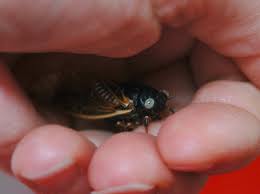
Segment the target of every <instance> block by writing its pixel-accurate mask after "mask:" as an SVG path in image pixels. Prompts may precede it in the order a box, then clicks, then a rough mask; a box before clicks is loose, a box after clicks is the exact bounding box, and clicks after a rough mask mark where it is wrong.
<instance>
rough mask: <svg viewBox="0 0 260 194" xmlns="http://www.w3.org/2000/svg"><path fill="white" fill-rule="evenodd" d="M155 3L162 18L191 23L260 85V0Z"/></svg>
mask: <svg viewBox="0 0 260 194" xmlns="http://www.w3.org/2000/svg"><path fill="white" fill-rule="evenodd" d="M155 4H156V7H157V9H156V10H157V14H158V16H159V17H160V18H161V21H162V22H165V23H168V24H170V25H174V26H187V28H188V29H189V30H190V31H191V33H192V34H193V35H194V36H196V37H197V38H199V39H200V40H201V41H203V42H204V43H206V44H208V45H209V46H210V47H212V48H213V49H215V50H217V51H218V52H220V53H222V54H223V55H225V56H228V57H232V58H233V60H234V61H235V62H237V63H238V64H239V66H240V67H241V70H242V71H243V72H244V73H245V74H246V75H247V76H248V78H249V79H250V80H252V81H253V82H254V83H255V84H256V85H257V86H260V78H259V76H258V75H259V73H260V72H259V71H260V68H259V55H260V53H259V50H260V49H259V45H260V44H259V42H260V38H259V37H260V35H259V33H260V30H259V28H260V25H259V17H260V16H259V14H258V13H259V9H260V6H259V5H260V4H259V2H257V1H254V0H250V1H236V0H229V1H226V0H220V1H214V0H202V1H199V2H198V1H196V0H188V1H185V2H184V1H172V0H156V1H155Z"/></svg>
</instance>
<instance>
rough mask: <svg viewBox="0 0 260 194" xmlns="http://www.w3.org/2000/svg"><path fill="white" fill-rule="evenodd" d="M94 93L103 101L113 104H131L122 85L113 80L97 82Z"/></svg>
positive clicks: (124, 105)
mask: <svg viewBox="0 0 260 194" xmlns="http://www.w3.org/2000/svg"><path fill="white" fill-rule="evenodd" d="M92 95H94V96H95V97H97V98H99V99H100V100H102V101H103V102H105V103H110V104H113V105H114V106H122V107H124V108H126V107H128V106H129V105H130V104H131V100H130V99H129V98H127V97H126V96H125V95H124V93H123V91H122V89H121V88H120V86H119V85H117V84H116V83H115V82H112V81H106V82H105V81H98V82H96V83H95V87H94V88H93V92H92Z"/></svg>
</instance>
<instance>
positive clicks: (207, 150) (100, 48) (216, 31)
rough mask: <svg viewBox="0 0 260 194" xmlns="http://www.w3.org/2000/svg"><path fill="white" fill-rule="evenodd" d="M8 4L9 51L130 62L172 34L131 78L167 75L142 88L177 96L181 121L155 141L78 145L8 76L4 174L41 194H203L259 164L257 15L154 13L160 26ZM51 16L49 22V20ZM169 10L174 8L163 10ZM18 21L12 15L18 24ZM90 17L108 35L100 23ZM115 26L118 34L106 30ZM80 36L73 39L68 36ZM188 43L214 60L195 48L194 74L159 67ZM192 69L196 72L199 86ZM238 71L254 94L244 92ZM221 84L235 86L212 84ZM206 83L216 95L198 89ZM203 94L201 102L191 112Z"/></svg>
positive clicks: (216, 8) (136, 12) (215, 10)
mask: <svg viewBox="0 0 260 194" xmlns="http://www.w3.org/2000/svg"><path fill="white" fill-rule="evenodd" d="M9 2H10V3H7V4H8V6H7V8H8V9H6V10H8V13H9V14H4V13H6V12H3V13H2V14H3V15H4V16H5V17H3V19H5V18H7V19H8V18H9V20H6V21H8V22H5V23H6V24H10V25H8V26H7V27H6V29H8V30H9V31H8V30H6V32H7V31H8V32H10V31H11V32H12V33H9V34H8V36H7V34H3V36H2V38H3V40H1V41H2V42H3V44H2V47H0V48H1V50H2V51H46V50H51V51H73V52H86V53H95V54H99V55H105V56H127V55H130V54H133V53H137V52H139V51H140V50H142V49H144V48H146V47H148V46H149V45H151V44H152V43H154V42H156V41H157V39H158V35H159V27H160V25H159V24H160V23H166V24H170V25H172V26H175V28H176V29H172V30H169V31H167V32H166V34H165V38H164V40H162V41H161V42H159V43H158V44H157V45H155V46H154V47H153V48H152V49H150V50H148V51H146V52H144V53H142V54H140V55H139V56H136V57H134V58H131V61H134V62H135V64H138V65H136V66H137V67H138V68H133V66H134V65H133V66H132V70H133V71H132V72H133V73H134V71H135V70H136V69H137V70H138V71H141V68H139V67H140V64H144V62H145V63H146V64H148V65H147V66H149V65H150V64H151V66H153V67H154V66H156V69H157V68H159V67H161V71H160V72H159V73H158V72H156V73H153V74H150V75H147V76H146V77H145V78H144V81H145V82H148V83H152V84H154V85H155V86H157V87H160V88H165V89H168V90H169V91H170V92H172V93H174V94H176V99H175V101H174V103H175V106H177V107H179V109H180V110H179V111H178V112H177V113H176V114H174V115H172V116H170V117H169V118H168V119H167V120H166V121H164V122H161V123H156V124H153V125H151V129H150V131H151V133H154V134H157V133H158V131H159V135H158V137H156V138H153V137H152V136H149V135H146V134H140V133H122V134H118V135H113V136H112V137H110V134H108V133H100V132H97V131H90V132H85V133H84V134H83V136H82V135H80V134H78V133H77V132H74V131H71V130H69V129H67V128H63V127H60V126H56V125H55V126H54V125H44V124H45V121H43V119H42V118H40V116H39V115H37V113H36V112H35V111H34V109H33V108H32V106H31V105H30V103H29V102H28V100H27V99H25V97H24V96H23V95H22V94H21V93H20V92H19V89H18V88H17V87H16V84H15V83H14V81H13V80H12V78H10V75H9V74H8V72H7V71H6V69H5V68H4V66H1V71H0V72H1V76H0V77H1V81H0V87H1V89H2V97H1V100H0V102H1V109H0V111H2V113H1V115H3V116H2V117H1V120H0V126H1V141H0V142H1V143H0V145H1V164H2V166H5V169H10V168H9V165H10V161H11V164H12V165H11V166H12V172H13V173H14V174H15V175H16V176H17V177H18V178H20V179H21V180H22V181H23V182H24V183H25V184H27V185H28V186H29V187H31V188H32V189H34V190H35V191H36V192H38V193H88V192H89V191H90V190H92V189H94V190H98V191H102V192H103V193H142V192H143V193H153V192H156V191H155V190H156V189H158V191H159V193H167V192H169V191H171V190H173V192H175V193H178V194H179V193H183V194H186V193H197V192H198V191H199V189H200V187H201V186H202V185H203V181H204V180H205V175H206V174H208V173H216V172H223V171H228V170H233V169H236V168H237V167H240V166H241V165H243V164H244V163H247V162H248V161H250V160H251V159H253V158H255V157H256V156H257V155H258V154H259V153H258V152H259V136H260V134H259V133H260V131H259V120H258V118H259V114H260V113H259V111H258V109H259V108H258V96H259V90H258V89H257V88H256V87H255V86H259V84H260V81H259V78H258V76H257V75H258V74H259V72H258V69H259V68H257V59H258V58H257V55H258V48H257V46H258V31H257V27H258V23H257V21H258V14H257V13H258V9H259V6H257V4H258V3H256V2H253V3H251V4H250V2H239V1H224V0H223V1H218V2H214V1H206V0H205V1H200V2H198V1H187V2H186V3H187V4H185V3H184V4H183V3H182V2H171V1H168V2H166V1H158V2H155V3H154V6H155V8H154V12H153V13H157V14H158V15H159V16H157V17H155V16H154V15H153V14H152V9H149V5H150V2H149V1H145V2H144V1H142V2H141V3H140V2H139V1H131V2H130V1H120V2H110V4H109V6H110V8H111V9H108V7H104V4H105V2H98V3H97V2H94V1H93V2H85V1H82V2H77V3H75V2H73V6H71V5H70V6H69V3H70V2H66V3H68V4H67V6H69V7H66V6H61V8H60V7H59V6H60V5H61V4H55V5H53V4H51V3H53V2H46V1H45V2H42V4H41V5H40V4H38V5H31V4H30V6H26V3H30V2H29V1H28V2H23V6H24V7H25V8H24V9H23V11H24V10H26V9H27V10H28V9H29V10H28V11H27V12H26V14H24V13H22V9H20V8H21V7H22V6H20V4H19V3H17V4H15V3H14V1H9ZM56 3H57V2H56ZM113 3H114V4H113ZM173 3H174V4H173ZM43 4H44V5H45V6H46V7H47V8H48V10H47V9H42V8H43V7H44V6H43ZM84 4H88V5H84ZM130 4H131V5H132V6H131V5H130ZM140 4H142V5H140ZM164 4H166V5H167V7H165V8H163V5H164ZM17 5H18V6H17ZM47 5H48V6H47ZM49 5H52V6H49ZM111 5H120V6H111ZM13 6H15V7H13ZM16 6H17V7H16ZM121 6H122V7H121ZM50 7H52V8H53V9H50ZM79 7H80V8H82V7H91V8H92V9H90V11H86V10H85V9H84V10H82V9H80V10H79ZM14 8H17V9H14ZM18 8H19V9H18ZM37 8H38V9H37ZM39 8H41V10H39ZM59 8H60V9H59ZM145 8H147V9H145ZM166 8H167V9H166ZM10 10H16V11H13V12H11V14H10ZM19 10H20V11H19ZM30 10H31V11H30ZM46 10H47V11H49V12H47V11H46ZM81 10H82V12H81ZM126 10H127V11H126ZM144 10H146V11H147V12H146V11H144ZM128 11H129V12H128ZM50 12H51V13H52V14H51V13H50ZM12 13H13V14H14V15H12ZM42 13H43V14H42ZM46 13H50V14H46ZM54 13H56V14H57V15H56V14H54ZM67 13H69V14H68V16H67ZM99 13H100V14H99ZM141 13H142V14H141ZM19 14H20V15H19ZM30 14H32V15H30ZM53 14H54V15H53ZM84 14H89V15H84ZM17 15H19V16H21V17H15V18H16V19H17V18H18V23H17V20H15V21H14V20H12V19H13V18H14V17H12V16H17ZM43 15H44V16H43ZM46 15H47V16H49V18H48V17H47V18H46V17H45V16H46ZM31 16H33V17H31ZM40 16H42V17H40ZM61 16H62V17H61ZM63 16H64V17H63ZM65 16H66V17H68V18H66V17H65ZM87 16H92V17H87ZM93 16H96V17H94V18H98V19H99V20H98V21H101V23H97V21H96V20H93ZM118 16H120V17H118ZM124 16H125V17H124ZM29 18H33V19H30V20H29ZM60 18H62V20H61V22H58V24H57V21H59V19H60ZM82 18H84V19H86V20H84V19H82ZM89 18H91V19H89ZM12 21H13V22H12ZM42 21H45V22H42ZM52 21H56V22H52ZM71 21H73V22H71ZM76 21H77V22H76ZM34 22H35V23H34ZM94 22H95V23H94ZM102 22H103V23H102ZM54 23H55V25H54ZM93 23H94V24H95V25H94V24H93ZM107 23H109V24H110V23H111V24H114V25H109V26H105V24H107ZM11 24H15V25H11ZM17 24H20V25H17ZM36 24H37V25H38V26H37V25H36ZM72 24H73V25H75V26H73V35H72V34H71V31H70V30H69V29H70V27H72ZM83 24H84V25H83ZM39 25H40V26H39ZM10 26H11V27H13V28H8V27H10ZM21 26H22V27H21ZM35 26H37V28H36V27H35ZM79 26H80V27H79ZM84 26H86V28H87V29H83V28H82V27H84ZM90 26H91V29H90ZM93 26H94V27H93ZM184 27H185V29H182V30H179V29H178V28H184ZM17 28H19V30H17ZM177 29H178V30H177ZM50 30H51V32H50ZM183 31H186V32H187V33H188V34H191V35H192V36H194V37H196V38H198V39H199V40H200V41H202V42H203V43H205V44H207V45H209V46H210V48H208V47H206V46H204V45H202V43H195V45H196V46H194V47H193V49H192V51H191V61H190V62H191V64H186V63H183V64H179V65H175V66H169V67H167V68H166V67H162V66H163V65H165V64H168V63H169V62H170V61H172V60H174V59H176V58H177V57H179V56H181V55H183V53H185V52H186V51H187V50H189V49H190V46H191V41H192V40H191V38H190V37H189V35H187V34H186V33H184V32H183ZM18 32H19V33H18ZM97 32H100V33H101V34H99V33H97ZM16 33H18V34H19V36H17V35H18V34H16ZM32 35H33V36H32ZM93 37H94V38H95V40H94V41H93V42H92V40H93ZM46 40H48V41H46ZM170 40H172V42H171V41H170ZM173 40H174V41H173ZM253 40H254V41H253ZM23 41H24V42H23ZM89 41H91V42H89ZM90 43H91V44H90ZM212 49H214V50H217V51H218V52H219V53H221V54H222V55H223V56H226V57H230V58H231V59H232V60H229V59H226V58H224V57H223V56H221V55H219V54H216V53H214V52H213V51H212ZM162 51H163V52H162ZM154 59H156V60H154ZM186 65H191V67H192V70H193V75H192V76H193V78H194V82H193V81H192V80H191V75H190V74H189V71H188V70H187V69H186V67H185V66H186ZM122 66H123V65H122ZM238 67H239V68H240V70H242V72H243V73H245V74H246V76H247V77H248V78H249V79H250V80H251V82H246V81H247V80H246V78H245V77H244V76H243V75H242V74H241V73H240V71H239V70H238ZM128 68H129V67H128ZM148 68H149V67H148ZM142 71H146V68H145V70H142ZM166 77H167V78H168V79H166ZM215 80H230V81H217V82H212V81H215ZM232 80H236V81H232ZM208 82H212V83H209V84H208V85H206V86H203V87H201V86H202V85H205V84H206V83H208ZM196 86H197V87H198V91H197V92H196V94H195V96H194V98H193V99H192V101H191V104H189V103H190V100H191V98H192V96H193V93H194V91H195V88H196ZM196 89H197V88H196ZM184 106H186V107H185V108H183V109H181V108H182V107H184ZM9 115H12V117H11V116H9ZM41 125H43V126H42V127H38V126H41ZM26 134H27V135H26ZM50 134H51V135H50ZM24 135H26V137H25V138H23V139H22V137H23V136H24ZM85 137H87V138H85ZM106 138H109V140H108V141H106V142H105V143H104V144H102V146H101V147H99V148H97V149H96V148H95V146H94V145H93V144H92V143H91V142H94V143H95V144H96V145H97V146H98V145H100V144H101V143H102V142H103V140H104V139H106ZM21 139H22V140H21ZM17 143H18V146H17V147H15V145H16V144H17ZM95 149H96V152H95V153H94V155H93V152H94V150H95ZM125 150H128V151H127V152H125ZM28 153H29V154H30V155H29V156H30V157H28ZM92 155H93V156H92ZM176 171H178V173H176ZM182 172H193V173H182ZM194 172H196V173H194ZM156 187H157V188H156ZM155 188H156V189H155Z"/></svg>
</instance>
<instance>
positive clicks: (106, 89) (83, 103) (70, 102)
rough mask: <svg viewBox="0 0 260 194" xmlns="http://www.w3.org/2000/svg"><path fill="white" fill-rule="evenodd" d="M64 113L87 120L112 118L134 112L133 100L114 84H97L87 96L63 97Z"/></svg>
mask: <svg viewBox="0 0 260 194" xmlns="http://www.w3.org/2000/svg"><path fill="white" fill-rule="evenodd" d="M63 100H65V101H63V105H64V106H63V107H64V112H66V113H67V114H69V115H71V116H73V117H77V118H81V119H86V120H97V119H106V118H112V117H115V116H119V115H124V114H128V113H130V112H131V111H133V106H132V105H131V103H132V102H131V100H130V99H129V98H127V97H125V96H124V95H123V94H122V92H121V91H120V87H118V86H117V85H116V84H113V83H107V82H96V84H95V86H94V87H93V88H92V89H91V90H90V91H89V93H88V94H87V95H83V94H73V95H68V94H66V95H63Z"/></svg>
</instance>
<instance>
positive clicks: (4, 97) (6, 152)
mask: <svg viewBox="0 0 260 194" xmlns="http://www.w3.org/2000/svg"><path fill="white" fill-rule="evenodd" d="M0 91H1V95H0V107H1V108H0V115H1V117H0V166H1V167H2V168H4V169H5V170H7V171H8V170H9V166H10V157H11V154H12V152H13V150H14V148H15V146H16V144H17V142H18V141H19V140H20V139H21V138H22V137H23V136H24V135H25V134H27V133H28V132H29V131H31V130H32V129H33V128H34V127H36V126H39V125H41V124H43V121H42V119H41V118H40V117H39V115H38V114H37V113H36V111H35V110H34V108H33V107H32V105H31V104H30V103H29V101H28V100H27V99H26V97H25V96H24V94H23V92H22V91H21V90H20V88H19V87H18V86H17V84H16V82H15V81H14V79H13V78H12V75H11V73H10V72H9V71H8V69H7V67H6V66H5V65H4V64H3V63H1V64H0Z"/></svg>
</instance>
